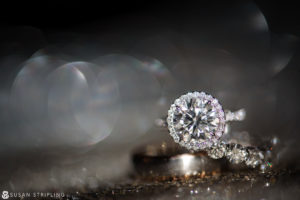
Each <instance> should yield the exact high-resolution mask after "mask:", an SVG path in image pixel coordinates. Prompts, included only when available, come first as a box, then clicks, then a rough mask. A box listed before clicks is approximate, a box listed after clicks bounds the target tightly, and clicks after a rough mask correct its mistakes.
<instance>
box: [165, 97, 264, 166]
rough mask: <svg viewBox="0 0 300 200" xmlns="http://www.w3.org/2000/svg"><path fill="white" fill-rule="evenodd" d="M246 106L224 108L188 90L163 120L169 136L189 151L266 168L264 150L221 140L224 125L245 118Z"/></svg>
mask: <svg viewBox="0 0 300 200" xmlns="http://www.w3.org/2000/svg"><path fill="white" fill-rule="evenodd" d="M245 116H246V111H245V109H240V110H238V111H236V112H231V111H224V109H223V107H222V105H221V104H220V103H219V101H218V100H217V99H216V98H214V97H213V96H211V95H209V94H207V93H204V92H189V93H187V94H185V95H182V96H180V97H179V98H178V99H176V100H175V101H174V103H173V104H172V105H171V107H170V109H169V111H168V116H167V121H166V123H164V122H161V125H167V126H168V129H169V132H170V135H171V136H172V137H173V139H174V141H175V142H176V143H178V144H179V145H180V146H182V147H185V148H187V149H188V150H191V151H206V152H207V154H208V156H209V157H211V158H213V159H219V158H223V157H225V158H227V159H228V160H229V161H230V162H231V163H233V164H241V163H245V164H246V165H247V166H249V167H253V168H255V167H257V166H261V167H264V168H265V167H266V166H270V165H269V164H268V159H267V156H266V155H265V154H266V152H267V149H263V148H258V147H253V146H242V145H240V144H235V143H226V142H224V141H222V136H223V135H224V133H225V125H226V124H227V123H228V122H230V121H242V120H244V119H245Z"/></svg>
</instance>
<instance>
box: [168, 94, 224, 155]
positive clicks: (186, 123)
mask: <svg viewBox="0 0 300 200" xmlns="http://www.w3.org/2000/svg"><path fill="white" fill-rule="evenodd" d="M167 122H168V127H169V130H170V134H171V135H172V136H173V138H174V140H175V141H176V142H178V143H179V144H181V145H182V146H185V147H187V148H188V149H191V148H192V149H195V150H198V149H204V148H206V147H209V146H211V145H212V144H213V143H214V142H215V141H217V140H218V139H219V138H220V137H221V136H222V134H223V131H224V126H225V116H224V111H223V109H222V106H221V105H220V104H219V103H218V101H217V99H215V98H213V97H212V96H211V95H208V94H205V93H203V92H201V93H199V92H194V93H188V94H186V95H183V96H181V97H180V98H178V99H176V100H175V102H174V104H172V105H171V108H170V110H169V113H168V119H167Z"/></svg>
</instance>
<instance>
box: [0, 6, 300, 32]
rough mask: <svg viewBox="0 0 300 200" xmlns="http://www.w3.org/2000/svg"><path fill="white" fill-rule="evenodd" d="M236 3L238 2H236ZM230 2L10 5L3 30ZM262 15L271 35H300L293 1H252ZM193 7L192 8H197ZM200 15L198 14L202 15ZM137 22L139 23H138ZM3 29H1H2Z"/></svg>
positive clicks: (65, 25)
mask: <svg viewBox="0 0 300 200" xmlns="http://www.w3.org/2000/svg"><path fill="white" fill-rule="evenodd" d="M236 2H238V1H236ZM236 2H233V1H226V3H224V2H222V1H149V0H145V1H132V0H130V1H117V0H110V1H58V0H53V1H36V2H35V1H25V2H21V1H20V2H18V1H9V2H6V3H2V5H1V15H2V17H1V22H2V23H3V24H5V26H11V25H27V26H34V27H37V28H40V29H42V30H47V29H68V28H72V27H74V26H75V25H76V26H77V25H81V24H88V23H92V22H98V23H99V22H100V23H102V24H103V25H105V24H106V23H109V22H111V21H114V20H118V19H123V18H126V17H130V16H150V15H159V16H162V17H164V16H165V17H168V16H172V17H174V16H178V15H180V14H182V10H184V8H185V7H189V6H190V5H195V4H198V5H199V6H200V7H201V5H204V4H205V7H207V6H213V7H218V6H219V7H220V8H221V7H223V6H230V5H231V4H233V3H236ZM254 2H255V4H256V5H257V6H258V7H259V8H260V9H261V11H262V13H263V14H264V15H265V17H266V19H267V21H268V24H269V27H270V29H271V31H274V32H277V33H290V34H294V35H298V36H299V34H300V24H299V23H300V22H299V20H298V19H299V18H300V13H299V11H298V6H297V2H296V1H292V0H285V1H254ZM199 6H195V7H199ZM202 11H203V10H202ZM202 11H201V12H202ZM137 20H138V19H137ZM2 27H3V26H2Z"/></svg>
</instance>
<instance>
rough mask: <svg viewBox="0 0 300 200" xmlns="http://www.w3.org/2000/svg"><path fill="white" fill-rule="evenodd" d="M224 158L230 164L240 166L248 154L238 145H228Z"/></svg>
mask: <svg viewBox="0 0 300 200" xmlns="http://www.w3.org/2000/svg"><path fill="white" fill-rule="evenodd" d="M226 157H227V159H228V160H229V161H230V162H232V163H234V164H240V163H242V162H243V161H245V160H246V159H247V157H248V153H247V151H246V149H245V148H244V147H242V146H241V145H239V144H229V145H228V148H227V152H226Z"/></svg>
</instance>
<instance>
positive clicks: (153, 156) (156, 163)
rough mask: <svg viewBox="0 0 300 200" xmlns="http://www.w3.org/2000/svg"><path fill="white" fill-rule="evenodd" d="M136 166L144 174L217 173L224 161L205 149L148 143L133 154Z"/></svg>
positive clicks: (153, 175)
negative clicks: (197, 149) (208, 153)
mask: <svg viewBox="0 0 300 200" xmlns="http://www.w3.org/2000/svg"><path fill="white" fill-rule="evenodd" d="M132 161H133V164H134V168H135V170H136V172H137V173H138V174H139V175H142V176H144V177H145V176H151V177H157V176H164V177H165V176H169V177H170V176H172V177H174V176H182V175H184V176H189V175H200V176H203V175H207V174H211V175H215V174H218V173H219V172H220V171H221V168H222V165H223V164H224V162H223V163H222V162H218V161H216V160H213V159H210V158H209V157H208V156H207V153H206V152H204V151H199V152H195V153H192V152H189V151H187V150H185V149H183V148H179V147H178V146H177V147H169V146H168V147H167V146H166V144H163V145H161V146H155V145H147V146H144V147H142V148H139V149H137V150H135V152H134V153H133V155H132Z"/></svg>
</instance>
